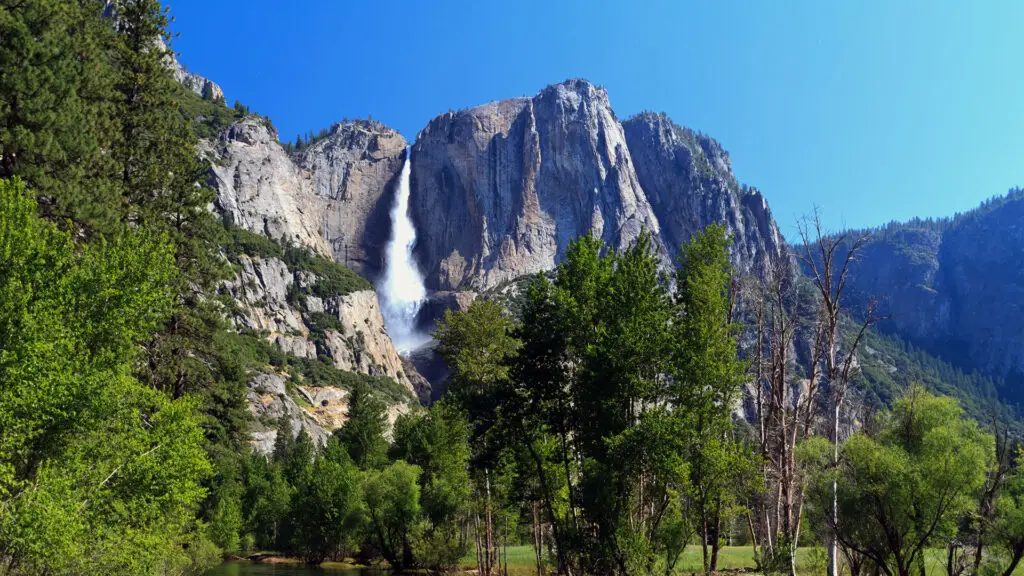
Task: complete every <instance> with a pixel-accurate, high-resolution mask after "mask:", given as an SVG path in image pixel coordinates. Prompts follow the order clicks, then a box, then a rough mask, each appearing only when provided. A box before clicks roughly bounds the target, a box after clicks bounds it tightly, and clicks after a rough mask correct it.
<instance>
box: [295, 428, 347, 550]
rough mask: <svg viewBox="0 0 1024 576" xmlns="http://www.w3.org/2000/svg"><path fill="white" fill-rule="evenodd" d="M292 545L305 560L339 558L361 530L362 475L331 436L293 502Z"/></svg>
mask: <svg viewBox="0 0 1024 576" xmlns="http://www.w3.org/2000/svg"><path fill="white" fill-rule="evenodd" d="M293 514H294V516H295V518H296V519H297V522H296V529H295V536H294V538H295V545H296V549H297V551H298V552H299V553H300V554H302V556H303V557H304V558H305V559H306V561H307V562H308V563H311V564H319V563H320V562H323V561H324V560H325V559H328V558H333V559H338V560H340V559H342V558H344V557H345V554H346V553H348V552H352V551H354V550H355V549H356V547H357V546H358V543H359V536H360V535H361V534H362V524H363V521H364V518H363V514H364V511H363V495H362V477H361V475H360V473H359V469H358V468H356V466H355V464H354V463H353V462H352V460H351V458H349V456H348V453H347V452H346V451H345V450H344V449H343V448H341V447H340V446H338V440H337V439H336V438H331V439H330V440H329V441H328V447H327V449H326V450H325V451H324V454H323V455H321V456H320V457H319V458H317V460H316V463H315V464H314V465H313V469H312V473H311V475H310V477H309V480H308V481H306V482H305V483H304V484H303V485H302V486H301V487H299V489H298V493H297V494H296V496H295V504H294V506H293Z"/></svg>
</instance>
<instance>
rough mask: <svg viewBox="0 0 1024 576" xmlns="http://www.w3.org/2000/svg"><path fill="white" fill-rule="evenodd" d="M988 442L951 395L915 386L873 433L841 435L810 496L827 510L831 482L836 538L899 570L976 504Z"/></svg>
mask: <svg viewBox="0 0 1024 576" xmlns="http://www.w3.org/2000/svg"><path fill="white" fill-rule="evenodd" d="M992 446H993V441H992V438H991V437H990V436H988V435H987V434H984V433H983V432H982V431H981V430H980V429H979V428H978V425H977V424H976V423H975V422H973V421H970V420H967V419H965V418H964V417H963V410H962V409H961V408H960V407H959V406H958V405H957V403H956V401H955V400H952V399H950V398H941V397H936V396H932V395H931V394H929V393H927V392H925V391H924V390H923V389H921V388H913V389H911V390H910V391H909V392H908V393H907V395H906V396H905V397H904V398H903V399H901V400H899V401H898V402H897V403H896V405H895V406H894V408H893V411H892V413H890V414H887V415H884V416H883V417H882V418H881V422H880V424H879V429H878V431H877V433H875V434H873V435H871V436H869V435H867V434H865V433H858V434H855V435H854V436H853V437H851V438H850V439H849V440H848V441H847V442H846V444H845V445H844V446H843V450H842V457H841V462H840V468H839V470H826V471H824V472H821V473H819V474H818V475H817V483H816V486H815V488H814V489H813V490H812V502H815V503H816V504H817V505H818V506H819V509H827V506H828V499H829V498H830V497H831V484H832V482H833V481H835V482H836V483H837V487H838V492H837V498H838V504H839V517H840V518H841V519H842V520H841V522H840V523H839V525H838V526H837V527H832V528H833V529H834V530H836V534H837V537H838V539H839V541H840V543H841V544H842V545H843V546H844V547H846V548H849V549H851V550H854V551H856V552H859V553H861V554H864V555H865V556H867V557H868V558H869V559H870V560H871V561H873V562H874V563H875V564H876V565H878V566H879V567H884V570H885V571H886V572H887V573H890V574H898V575H900V576H905V575H908V574H910V573H911V571H912V570H915V569H916V567H917V566H918V563H923V561H924V559H923V553H924V550H925V549H926V547H928V546H933V545H936V544H940V543H944V542H946V541H948V540H949V539H951V538H953V537H954V536H955V535H956V531H957V527H958V522H959V521H960V519H961V518H962V517H963V516H964V515H965V514H966V513H968V512H969V511H971V510H973V509H974V506H975V505H976V502H977V500H976V498H977V495H978V494H977V492H978V491H979V490H980V489H981V487H982V485H983V483H984V481H985V476H986V473H985V471H986V469H987V467H988V466H989V465H990V464H991V462H992V460H993V456H992ZM820 452H821V450H818V453H819V455H820ZM819 459H820V458H819Z"/></svg>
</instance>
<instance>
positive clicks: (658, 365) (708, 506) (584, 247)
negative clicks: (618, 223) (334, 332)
mask: <svg viewBox="0 0 1024 576" xmlns="http://www.w3.org/2000/svg"><path fill="white" fill-rule="evenodd" d="M727 248H728V242H727V238H726V236H725V230H724V228H721V227H711V228H709V229H708V230H707V231H706V232H705V233H703V234H700V235H698V236H696V237H695V238H694V239H693V240H692V242H691V244H690V245H689V246H688V247H687V249H686V251H685V253H684V268H683V272H681V274H680V276H679V279H678V282H677V284H678V286H679V293H678V294H677V297H676V298H672V296H671V295H670V293H669V291H668V288H667V282H666V281H665V278H664V277H663V276H662V275H661V274H660V273H659V259H658V257H657V255H656V250H655V248H654V246H653V244H652V241H651V238H650V236H648V235H642V236H641V237H640V238H639V240H638V241H637V243H636V245H634V246H632V247H630V248H629V249H628V250H626V251H625V252H623V253H621V254H607V253H605V247H604V245H603V244H602V243H601V242H600V241H599V240H596V239H594V238H592V237H584V238H579V239H577V240H574V241H573V242H572V243H571V244H570V246H569V248H568V250H567V252H566V259H565V262H563V263H562V264H561V265H560V266H559V267H558V269H557V270H556V273H555V280H554V282H551V281H549V280H548V279H547V278H546V277H545V276H538V277H536V278H535V279H534V280H533V282H532V283H531V284H530V285H529V287H528V288H527V290H526V293H525V296H524V297H523V298H522V299H521V302H520V305H521V307H522V315H521V320H520V323H518V324H515V323H513V321H512V320H511V319H509V318H507V317H505V316H504V313H503V310H501V308H500V306H498V305H497V304H495V303H491V302H478V303H475V304H474V305H473V307H472V308H470V310H469V311H467V312H466V313H461V314H456V313H449V314H448V315H447V316H446V322H445V323H444V324H442V325H441V326H440V328H439V329H438V331H437V332H436V333H435V336H436V337H437V339H438V340H439V342H440V350H441V351H442V354H443V355H444V356H445V357H446V359H447V360H448V362H449V365H450V366H451V367H452V368H453V375H452V378H451V379H450V388H449V398H450V400H451V401H452V402H455V403H457V404H458V405H459V406H460V407H461V408H463V409H464V410H466V412H467V414H468V416H469V419H470V421H471V422H472V423H473V443H472V445H473V449H474V454H473V461H474V466H476V467H477V468H478V469H479V468H485V467H486V468H491V469H498V468H499V467H501V465H502V464H503V463H504V462H511V463H512V466H511V470H514V471H515V472H514V474H516V475H518V476H520V478H519V479H518V480H517V482H516V484H518V485H514V486H513V487H512V488H511V489H510V490H509V491H508V494H507V496H505V497H508V498H511V497H513V495H514V494H516V493H518V494H519V496H520V497H525V498H531V499H534V500H536V501H540V502H542V503H543V506H544V508H545V516H546V521H548V522H550V523H551V525H552V531H553V536H554V542H552V543H551V545H552V548H553V552H554V553H555V555H556V559H557V562H558V565H559V570H561V571H563V572H564V571H570V570H571V571H576V572H581V573H652V572H653V571H655V570H656V567H657V566H658V562H659V557H663V558H665V562H666V564H665V565H667V566H669V570H670V571H671V566H673V565H674V564H675V563H676V562H677V561H678V559H679V557H680V556H681V554H682V552H683V550H684V548H685V545H686V543H687V541H688V540H689V539H690V537H691V536H692V535H693V534H694V529H695V527H696V526H698V525H701V526H704V527H705V528H704V529H703V530H702V531H701V532H700V534H701V537H702V540H703V541H704V543H705V544H706V545H707V546H709V547H712V548H717V547H718V546H719V536H720V534H719V533H718V531H719V527H720V526H721V525H722V523H723V522H726V521H728V520H729V519H730V518H732V517H734V516H735V515H736V514H738V513H739V512H740V510H741V507H740V505H739V504H740V501H741V500H740V499H741V497H742V496H743V494H745V491H747V490H750V489H751V486H752V484H753V482H752V480H753V478H754V475H755V471H756V466H755V464H754V462H753V460H752V458H751V457H750V455H749V452H748V451H747V450H746V449H745V448H744V447H743V445H742V444H741V443H739V442H737V441H735V440H733V439H732V438H733V430H732V421H731V418H730V412H729V407H730V406H732V404H733V402H734V401H735V400H736V399H737V398H738V394H739V388H740V385H741V383H742V382H743V364H742V363H741V362H740V361H739V360H738V359H737V344H736V340H735V337H734V334H735V332H736V329H735V327H734V326H733V325H732V324H731V318H730V313H731V302H730V293H729V288H730V280H731V271H730V269H729V265H728V250H727ZM396 438H397V437H396ZM484 476H485V480H487V481H488V484H489V478H490V475H489V474H486V475H484ZM496 484H497V483H496ZM484 488H487V486H485V487H484ZM481 491H482V490H481ZM499 492H501V491H500V490H499ZM708 569H709V570H713V569H715V568H714V566H709V567H708Z"/></svg>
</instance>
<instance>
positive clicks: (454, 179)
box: [410, 80, 660, 290]
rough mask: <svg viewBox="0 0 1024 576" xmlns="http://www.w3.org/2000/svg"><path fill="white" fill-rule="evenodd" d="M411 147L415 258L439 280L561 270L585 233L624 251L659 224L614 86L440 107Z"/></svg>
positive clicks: (448, 283) (460, 281) (443, 285)
mask: <svg viewBox="0 0 1024 576" xmlns="http://www.w3.org/2000/svg"><path fill="white" fill-rule="evenodd" d="M412 154H413V156H412V159H413V163H412V192H411V196H410V202H411V211H412V214H413V220H414V222H415V223H416V227H417V231H418V238H419V241H418V243H417V246H416V256H417V259H418V261H419V263H420V265H421V267H422V269H423V272H424V273H425V276H426V280H427V286H428V288H430V289H434V290H452V289H456V288H460V287H467V286H472V287H478V288H484V287H490V286H495V285H497V284H500V283H501V282H504V281H506V280H510V279H513V278H516V277H519V276H522V275H524V274H530V273H533V272H537V271H540V270H547V269H550V268H553V267H554V266H555V265H556V264H557V263H558V262H559V261H560V260H561V259H562V258H563V257H564V255H565V250H566V247H567V246H568V244H569V241H570V240H572V239H573V238H575V237H577V236H580V235H583V234H587V233H592V234H594V235H595V236H597V237H600V238H602V239H603V240H604V241H605V242H606V243H607V244H609V245H611V246H613V247H615V248H616V249H620V248H624V247H626V246H628V245H629V244H630V243H631V242H633V241H634V240H635V239H636V237H637V236H638V235H639V234H640V232H641V230H643V229H646V230H648V231H650V232H652V233H654V234H658V233H659V231H660V228H659V226H658V221H657V219H656V218H655V216H654V213H653V211H652V210H651V206H650V204H649V203H648V202H647V199H646V198H645V197H644V193H643V190H642V189H641V188H640V183H639V181H638V179H637V175H636V172H635V171H634V170H633V165H632V162H631V161H630V156H629V151H628V149H627V146H626V139H625V135H624V134H623V130H622V125H621V124H619V122H618V119H617V118H616V117H615V113H614V112H613V111H612V108H611V106H610V104H609V102H608V95H607V93H606V92H605V91H604V89H602V88H598V87H596V86H594V85H592V84H590V83H588V82H585V81H582V80H571V81H568V82H565V83H562V84H557V85H554V86H549V87H548V88H545V89H544V90H542V91H541V92H540V93H539V94H538V95H537V96H535V97H533V98H516V99H512V100H503V101H500V102H492V103H490V104H485V105H483V106H478V107H476V108H472V109H470V110H465V111H461V112H457V113H449V114H445V115H442V116H439V117H438V118H435V119H434V120H432V121H431V122H430V123H429V124H428V125H427V127H426V128H424V129H423V131H421V132H420V135H419V137H418V138H417V140H416V144H415V145H414V146H413V150H412Z"/></svg>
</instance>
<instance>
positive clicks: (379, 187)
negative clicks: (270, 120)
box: [204, 117, 406, 278]
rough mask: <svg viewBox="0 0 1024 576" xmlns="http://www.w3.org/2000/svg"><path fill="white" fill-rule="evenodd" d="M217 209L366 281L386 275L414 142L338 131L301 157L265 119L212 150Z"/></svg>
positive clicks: (383, 130) (209, 145)
mask: <svg viewBox="0 0 1024 576" xmlns="http://www.w3.org/2000/svg"><path fill="white" fill-rule="evenodd" d="M204 148H205V152H206V153H207V155H208V156H209V157H210V158H211V162H212V165H213V168H212V175H211V181H212V184H213V186H214V187H215V188H216V189H217V202H216V207H217V208H218V209H219V210H220V211H221V212H224V213H228V214H230V215H231V216H232V218H233V219H234V222H235V224H236V225H238V226H241V227H242V228H245V229H246V230H249V231H250V232H256V233H259V234H264V235H266V236H269V237H271V238H274V239H275V240H279V241H282V242H291V243H294V244H301V245H304V246H308V247H310V248H312V249H314V250H316V251H317V252H320V253H321V254H324V255H329V256H333V257H334V259H335V260H336V261H337V262H340V263H342V264H344V265H346V266H348V267H349V268H352V269H353V270H356V271H357V272H359V273H361V274H363V275H364V276H367V277H370V278H374V277H376V276H378V275H379V273H380V271H381V270H382V269H383V260H384V258H383V252H384V249H385V247H386V245H387V241H388V236H389V234H390V232H391V224H390V219H389V216H388V213H389V211H390V209H391V203H392V201H393V199H392V196H393V191H394V186H395V183H396V180H397V178H398V175H399V173H400V172H401V170H402V164H403V163H404V162H405V149H406V142H405V139H404V138H402V136H401V135H400V134H398V133H397V132H395V131H394V130H391V129H390V128H387V127H385V126H383V125H382V124H379V123H376V122H368V121H356V122H351V123H345V124H337V125H335V126H334V128H333V129H332V130H331V132H330V134H329V135H328V136H327V137H326V138H324V139H322V140H319V141H317V142H316V143H314V144H312V145H310V146H308V147H307V148H304V149H303V150H302V151H301V152H299V153H297V154H296V155H295V156H292V155H290V154H288V152H287V151H286V150H285V149H284V148H283V147H282V146H281V144H280V143H279V142H278V141H277V134H276V133H274V132H273V131H272V130H271V129H270V128H268V127H267V126H266V124H265V123H264V122H263V121H262V120H260V119H259V118H255V117H250V118H246V119H244V120H241V121H239V122H236V123H235V124H232V125H231V126H229V127H228V128H226V129H225V130H224V131H222V132H221V134H220V135H219V136H218V137H217V139H216V140H213V141H210V142H206V143H205V144H204Z"/></svg>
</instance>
